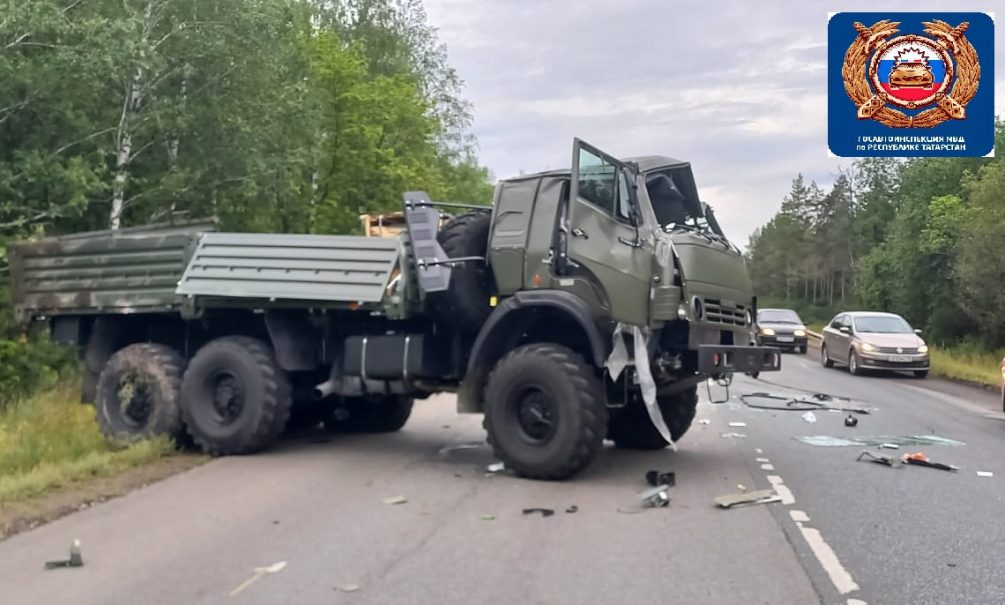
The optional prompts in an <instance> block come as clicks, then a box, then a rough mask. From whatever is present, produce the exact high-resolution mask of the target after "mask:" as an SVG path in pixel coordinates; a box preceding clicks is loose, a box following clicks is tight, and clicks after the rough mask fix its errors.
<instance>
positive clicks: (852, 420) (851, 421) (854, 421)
mask: <svg viewBox="0 0 1005 605" xmlns="http://www.w3.org/2000/svg"><path fill="white" fill-rule="evenodd" d="M844 425H845V426H847V427H854V426H858V418H856V417H854V416H852V415H851V414H848V417H847V418H845V419H844Z"/></svg>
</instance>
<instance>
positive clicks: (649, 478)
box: [646, 471, 677, 487]
mask: <svg viewBox="0 0 1005 605" xmlns="http://www.w3.org/2000/svg"><path fill="white" fill-rule="evenodd" d="M646 483H648V484H649V485H652V486H653V487H656V486H657V485H665V486H667V487H673V486H675V485H677V473H675V472H673V471H664V472H661V471H649V472H647V473H646Z"/></svg>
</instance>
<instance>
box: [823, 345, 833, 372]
mask: <svg viewBox="0 0 1005 605" xmlns="http://www.w3.org/2000/svg"><path fill="white" fill-rule="evenodd" d="M820 363H821V364H823V366H824V367H825V368H833V367H834V360H833V359H831V356H830V353H828V352H827V345H825V344H821V345H820Z"/></svg>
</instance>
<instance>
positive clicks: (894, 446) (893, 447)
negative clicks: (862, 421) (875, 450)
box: [879, 443, 900, 450]
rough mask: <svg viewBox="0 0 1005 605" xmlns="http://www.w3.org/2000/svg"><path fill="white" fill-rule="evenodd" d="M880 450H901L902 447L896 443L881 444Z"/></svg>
mask: <svg viewBox="0 0 1005 605" xmlns="http://www.w3.org/2000/svg"><path fill="white" fill-rule="evenodd" d="M879 448H880V449H883V450H899V449H900V446H899V445H897V444H896V443H880V444H879Z"/></svg>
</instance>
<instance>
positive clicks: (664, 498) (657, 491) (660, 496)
mask: <svg viewBox="0 0 1005 605" xmlns="http://www.w3.org/2000/svg"><path fill="white" fill-rule="evenodd" d="M668 489H670V486H669V485H657V486H656V487H654V488H652V489H647V490H646V491H644V492H642V493H641V494H639V500H641V501H642V504H643V505H644V506H648V507H649V508H663V507H664V506H668V505H669V504H670V496H669V495H668V494H667V490H668Z"/></svg>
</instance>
